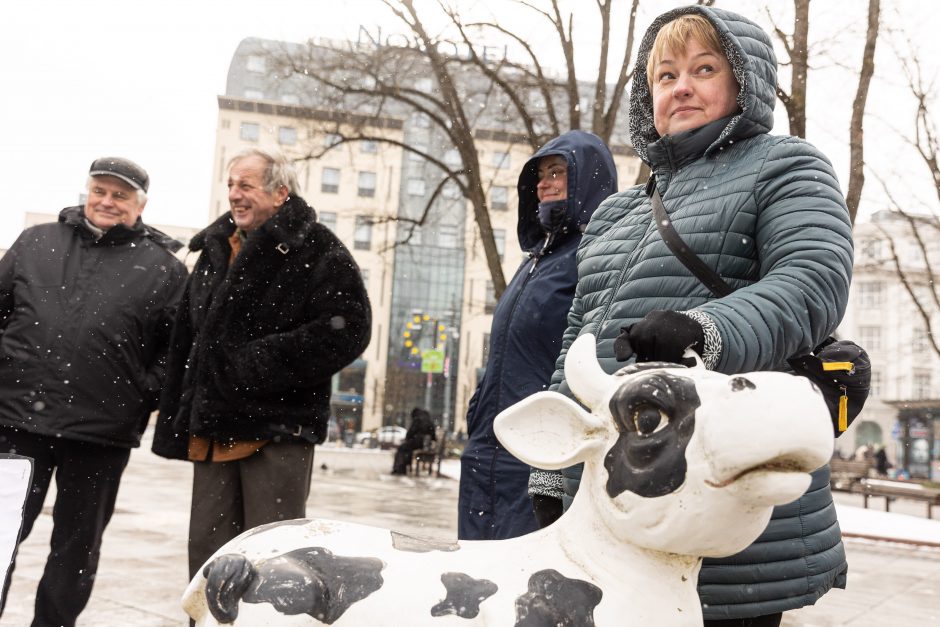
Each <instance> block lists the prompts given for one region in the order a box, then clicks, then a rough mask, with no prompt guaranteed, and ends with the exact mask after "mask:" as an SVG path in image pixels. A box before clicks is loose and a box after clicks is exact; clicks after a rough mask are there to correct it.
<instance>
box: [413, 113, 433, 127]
mask: <svg viewBox="0 0 940 627" xmlns="http://www.w3.org/2000/svg"><path fill="white" fill-rule="evenodd" d="M411 123H412V124H414V125H415V126H417V127H418V128H430V127H431V118H430V117H428V115H427V114H426V113H415V114H414V115H413V116H411Z"/></svg>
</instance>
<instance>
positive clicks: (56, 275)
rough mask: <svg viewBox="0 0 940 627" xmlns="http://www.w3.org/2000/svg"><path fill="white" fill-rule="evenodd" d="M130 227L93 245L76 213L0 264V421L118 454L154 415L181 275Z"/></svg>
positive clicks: (167, 245)
mask: <svg viewBox="0 0 940 627" xmlns="http://www.w3.org/2000/svg"><path fill="white" fill-rule="evenodd" d="M180 246H181V245H180V243H179V242H177V241H176V240H173V239H171V238H170V237H169V236H167V235H164V234H163V233H161V232H159V231H157V230H156V229H153V228H151V227H148V226H146V225H144V224H143V223H142V222H140V221H138V222H137V224H136V225H135V226H134V227H133V228H127V227H124V226H122V225H118V226H115V227H113V228H112V229H110V230H109V231H107V232H106V233H105V234H104V236H102V237H101V238H100V239H99V240H97V241H96V240H95V236H94V234H93V233H92V231H91V230H90V229H89V228H88V226H87V224H86V222H85V218H84V208H83V207H69V208H67V209H63V210H62V212H61V213H60V214H59V221H58V222H54V223H49V224H40V225H37V226H33V227H30V228H28V229H26V230H25V231H23V233H22V234H21V235H20V236H19V238H18V239H17V240H16V242H15V243H14V244H13V246H12V248H10V250H9V251H7V253H6V255H4V256H3V258H2V259H0V425H7V426H12V427H17V428H20V429H24V430H26V431H30V432H32V433H37V434H40V435H49V436H56V437H63V438H69V439H73V440H82V441H86V442H94V443H97V444H106V445H113V446H121V447H127V448H131V447H135V446H138V445H139V444H140V434H141V432H142V431H143V429H144V426H145V425H146V421H147V417H148V416H149V415H150V412H151V411H153V410H154V409H155V408H156V405H157V398H158V396H159V393H160V385H161V383H162V380H163V374H164V358H165V355H166V349H167V344H168V342H169V335H170V328H171V325H172V320H173V313H174V309H175V306H176V304H177V302H178V301H179V299H180V296H181V294H182V291H183V286H184V283H185V279H186V268H185V267H184V266H183V264H182V263H180V261H179V260H178V259H176V258H175V257H174V256H173V254H172V253H173V252H174V251H176V250H178V249H179V248H180Z"/></svg>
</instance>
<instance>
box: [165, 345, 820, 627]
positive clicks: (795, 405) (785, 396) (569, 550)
mask: <svg viewBox="0 0 940 627" xmlns="http://www.w3.org/2000/svg"><path fill="white" fill-rule="evenodd" d="M594 347H595V344H594V337H593V336H591V335H590V334H584V335H582V336H581V337H580V338H578V340H577V341H576V342H574V344H573V345H572V346H571V348H570V350H569V352H568V355H567V359H566V361H565V376H566V378H567V380H568V382H569V385H570V387H571V390H572V391H573V393H574V394H575V396H577V398H578V399H579V400H580V401H581V403H582V404H583V405H584V406H585V407H588V408H590V411H586V410H585V409H583V408H582V406H581V405H579V404H578V403H576V402H575V401H573V400H571V399H569V398H568V397H566V396H563V395H561V394H558V393H555V392H540V393H538V394H534V395H532V396H530V397H528V398H526V399H525V400H523V401H521V402H519V403H517V404H515V405H513V406H512V407H509V408H508V409H506V410H505V411H503V412H502V413H501V414H499V416H497V418H496V422H495V429H496V433H497V436H498V437H499V439H500V441H501V442H502V443H503V445H504V446H505V447H506V448H507V449H508V450H509V451H511V452H512V453H513V454H514V455H516V456H517V457H518V458H520V459H522V460H523V461H525V462H527V463H529V464H531V465H533V466H537V467H540V468H546V469H557V468H563V467H567V466H571V465H573V464H578V463H580V462H584V474H583V477H582V479H581V486H580V490H579V492H578V494H577V498H575V499H574V502H573V503H572V505H571V507H570V508H569V510H568V511H567V512H566V513H565V514H564V515H563V516H562V517H561V518H560V519H559V520H558V521H557V522H556V523H555V524H553V525H551V526H550V527H547V528H545V529H542V530H540V531H537V532H534V533H531V534H529V535H526V536H523V537H520V538H514V539H511V540H500V541H477V542H438V541H429V540H424V539H419V538H414V537H409V536H405V535H401V534H397V533H395V532H393V531H388V530H385V529H378V528H375V527H367V526H363V525H357V524H351V523H342V522H334V521H328V520H294V521H286V522H281V523H273V524H270V525H265V526H262V527H258V528H256V529H252V530H250V531H247V532H245V533H244V534H242V535H241V536H239V537H237V538H235V539H234V540H232V541H231V542H229V543H228V544H226V545H225V546H223V547H222V548H221V549H220V550H219V551H218V552H217V553H216V554H215V555H214V556H213V557H212V558H211V559H210V560H209V561H208V562H207V563H206V565H205V566H204V567H203V569H202V572H201V573H200V574H198V575H197V576H196V577H195V578H194V579H193V580H192V582H191V583H190V585H189V587H188V588H187V590H186V592H185V594H184V596H183V607H184V609H185V610H186V611H187V612H188V613H189V615H190V616H191V617H193V618H194V619H195V620H196V621H197V624H198V625H200V626H207V625H226V624H230V623H234V624H240V625H251V626H253V627H256V626H260V625H285V626H286V625H355V626H357V627H362V626H364V625H365V626H370V627H375V626H378V625H405V624H407V625H440V626H446V625H463V626H465V625H498V626H500V627H502V626H506V625H514V626H517V627H523V626H524V627H534V626H542V625H545V626H549V625H550V626H556V625H563V626H579V627H584V626H592V625H688V626H693V625H694V626H696V627H697V626H700V625H701V624H702V613H701V607H700V602H699V598H698V594H697V592H696V581H697V579H698V572H699V568H700V566H701V561H702V557H703V556H713V557H718V556H725V555H731V554H733V553H736V552H738V551H740V550H742V549H743V548H744V547H746V546H747V545H748V544H750V543H751V542H752V541H753V540H754V539H755V538H757V536H758V535H759V534H760V532H761V531H762V530H763V529H764V528H765V526H766V525H767V522H768V521H769V519H770V514H771V509H772V507H773V506H774V505H779V504H783V503H788V502H790V501H793V500H794V499H796V498H798V497H799V496H800V495H801V494H802V493H803V492H804V491H805V490H806V489H807V488H808V487H809V482H810V477H809V474H808V473H810V472H811V471H812V470H814V469H816V468H818V467H820V466H822V465H823V464H825V463H826V462H827V461H828V459H829V457H830V454H831V452H832V426H831V423H830V420H829V414H828V410H827V408H826V404H825V402H824V401H823V399H822V396H821V395H820V394H819V392H818V391H817V390H816V388H815V387H814V386H813V384H812V383H810V382H809V381H808V380H807V379H805V378H802V377H796V376H792V375H789V374H784V373H778V372H754V373H748V374H741V375H736V376H727V375H723V374H719V373H716V372H711V371H708V370H706V369H705V368H704V367H701V365H700V363H701V362H698V363H699V365H698V366H697V367H694V368H685V367H682V366H679V365H676V364H665V363H648V364H637V365H632V366H628V367H626V368H623V369H622V370H620V371H619V372H617V373H615V374H613V375H609V374H606V373H605V372H604V371H603V370H602V369H601V367H600V365H599V364H598V362H597V358H596V355H595V351H594Z"/></svg>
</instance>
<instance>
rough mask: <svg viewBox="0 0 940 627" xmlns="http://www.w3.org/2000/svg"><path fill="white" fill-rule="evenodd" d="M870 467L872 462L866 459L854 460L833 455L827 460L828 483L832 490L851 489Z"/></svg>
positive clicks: (866, 475) (864, 476)
mask: <svg viewBox="0 0 940 627" xmlns="http://www.w3.org/2000/svg"><path fill="white" fill-rule="evenodd" d="M871 468H872V463H871V462H870V461H868V460H861V461H856V460H854V459H838V458H836V457H833V458H832V459H831V460H830V461H829V471H830V478H829V484H830V485H831V486H832V489H833V490H845V491H846V492H848V491H851V490H852V488H853V486H855V485H856V484H857V483H858V482H859V481H861V480H862V479H864V478H866V477H868V471H869V470H871Z"/></svg>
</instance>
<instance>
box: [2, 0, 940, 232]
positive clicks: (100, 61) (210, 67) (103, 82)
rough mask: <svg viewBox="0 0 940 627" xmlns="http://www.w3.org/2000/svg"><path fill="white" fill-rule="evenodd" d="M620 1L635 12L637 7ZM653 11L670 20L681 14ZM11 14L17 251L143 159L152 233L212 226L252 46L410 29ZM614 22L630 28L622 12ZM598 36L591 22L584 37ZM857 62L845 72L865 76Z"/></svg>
mask: <svg viewBox="0 0 940 627" xmlns="http://www.w3.org/2000/svg"><path fill="white" fill-rule="evenodd" d="M615 1H616V2H618V3H620V4H623V5H625V6H626V5H629V2H627V0H615ZM582 2H583V0H582ZM461 4H462V6H463V7H464V8H466V9H468V10H470V9H472V8H473V7H475V6H477V5H479V4H480V2H477V1H476V0H463V1H462V3H461ZM490 4H492V3H490ZM645 4H646V5H650V4H656V5H657V9H660V8H661V9H668V8H670V7H671V6H675V5H677V4H679V3H676V2H656V3H650V2H649V1H647V2H646V3H645ZM759 4H761V3H754V2H747V1H745V0H725V1H723V2H722V1H719V3H718V5H719V6H725V7H727V8H729V9H732V10H739V11H741V12H744V13H747V14H748V15H749V16H751V17H753V18H754V19H758V20H759V21H762V22H763V21H766V20H765V19H761V18H762V16H761V15H760V14H756V13H755V11H756V9H754V7H755V6H758V5H759ZM883 4H885V5H886V7H887V8H886V9H885V11H896V10H898V9H900V12H901V13H902V14H903V13H904V11H906V10H907V9H910V20H911V22H912V24H913V26H912V28H913V30H914V31H915V32H928V33H929V32H931V31H932V33H933V35H932V36H930V37H926V38H924V39H923V44H924V48H923V53H924V58H925V60H928V61H929V62H930V63H932V64H934V66H933V67H936V63H937V58H938V57H940V54H937V53H936V52H931V48H933V49H934V50H936V49H937V47H938V46H937V44H936V40H937V38H936V33H937V32H938V30H937V28H936V26H937V24H936V22H937V19H936V17H934V16H931V15H925V14H923V13H915V11H916V7H920V10H921V11H924V10H926V9H924V7H925V6H927V5H922V4H919V3H916V2H914V1H913V0H883ZM586 5H589V6H586ZM865 5H867V2H863V1H862V0H833V1H832V2H826V3H823V4H822V5H820V4H819V3H814V11H821V12H822V17H821V18H820V19H819V20H818V21H817V22H812V28H813V32H816V33H824V32H826V31H827V30H828V31H831V32H833V33H839V32H843V33H844V31H846V30H847V29H851V28H863V27H864V9H865ZM582 6H584V10H585V11H586V13H585V17H584V19H585V20H590V18H592V17H593V14H594V9H593V3H584V4H583V5H582ZM498 7H499V15H500V19H502V20H504V21H505V22H510V21H513V20H515V21H517V22H518V11H516V12H515V13H514V12H513V10H512V6H511V3H508V1H507V0H501V4H499V5H498ZM816 7H821V8H819V9H817V8H816ZM892 7H894V8H892ZM622 8H623V7H621V9H622ZM644 10H645V11H647V12H644V13H643V14H642V15H641V17H640V19H639V24H640V26H641V28H644V29H645V27H646V25H647V24H648V23H649V21H650V18H651V16H652V14H653V13H652V12H653V9H651V8H645V9H644ZM656 12H657V13H658V12H659V10H656ZM3 13H4V16H3V19H2V20H0V90H2V91H0V93H2V98H0V121H2V124H3V136H2V139H0V185H2V189H3V190H4V193H3V197H4V204H5V206H4V209H3V211H2V213H0V248H6V247H8V246H9V245H10V244H11V243H12V241H13V240H14V239H15V237H16V235H17V234H18V233H19V232H20V230H21V229H22V227H23V215H24V213H25V212H27V211H38V212H47V213H57V212H58V211H59V209H61V208H62V207H65V206H68V205H72V204H76V203H77V200H78V195H79V193H81V192H82V191H83V188H84V184H85V180H86V176H87V171H88V166H89V165H90V163H91V161H92V160H93V159H95V158H96V157H99V156H104V155H122V156H127V157H130V158H131V159H133V160H135V161H137V162H139V163H140V164H141V165H142V166H144V167H145V168H146V169H147V170H148V171H149V173H150V175H151V193H150V201H149V204H148V206H147V209H146V211H145V214H144V218H145V220H147V221H149V222H152V223H156V224H177V225H182V226H193V227H201V226H204V225H205V223H206V221H207V220H208V202H209V190H210V169H211V162H212V152H213V148H214V145H215V129H216V119H217V114H218V108H217V104H216V97H217V96H218V95H219V94H222V93H224V91H225V78H226V74H227V72H228V65H229V61H230V60H231V57H232V54H233V52H234V51H235V48H236V46H237V45H238V42H239V41H241V40H242V39H243V38H245V37H249V36H258V37H265V38H272V39H283V40H290V41H303V40H305V39H306V38H308V37H311V36H329V37H334V38H343V37H355V35H356V33H357V30H358V27H359V25H360V24H362V23H367V24H371V23H375V22H378V23H380V24H382V25H383V28H384V30H385V32H389V30H392V29H397V30H399V31H400V30H401V29H400V27H397V26H396V25H395V22H394V18H391V17H390V14H389V13H388V11H387V9H384V8H382V7H381V6H380V5H379V4H378V3H377V2H376V1H375V0H339V1H338V0H265V1H264V2H247V1H245V0H225V1H222V0H188V1H185V2H184V1H181V0H164V1H162V2H147V3H143V2H134V1H133V0H131V1H128V0H124V1H118V0H85V1H83V2H75V1H72V0H29V1H26V2H9V3H7V4H6V5H5V7H4V11H3ZM931 13H936V12H935V11H934V12H931ZM615 17H617V18H620V19H621V20H625V19H626V16H625V14H624V12H623V10H621V12H620V13H619V14H618V15H617V16H615ZM510 25H511V26H512V24H510ZM578 27H579V26H578V23H577V22H576V29H577V28H578ZM586 30H588V24H587V23H586V24H585V26H584V28H582V29H581V31H582V32H584V31H586ZM811 35H812V32H811ZM584 49H586V48H584ZM859 54H860V50H859ZM855 56H856V55H855V54H854V53H853V54H852V55H851V56H850V57H847V58H846V59H844V62H845V63H846V64H850V65H851V64H856V63H857V61H856V59H855V58H854V57H855ZM582 63H583V61H582ZM881 69H882V71H884V68H881ZM834 72H835V71H834ZM586 74H587V73H586V72H585V73H582V76H585V75H586ZM833 76H836V74H835V73H834V74H833ZM849 78H851V77H849ZM885 85H886V84H885V83H882V84H880V86H879V87H876V88H875V93H874V94H873V98H875V99H878V98H885V97H887V96H886V92H887V91H890V89H892V87H891V85H890V84H887V87H885ZM894 88H897V84H895V85H894ZM811 89H816V91H813V92H811V94H810V97H811V103H813V102H814V106H815V107H822V108H825V107H831V108H841V109H843V110H844V109H845V103H846V102H850V101H851V96H852V95H853V94H854V89H855V86H854V84H853V83H852V82H851V81H850V80H848V79H846V78H845V72H842V77H841V78H835V79H833V80H832V81H828V82H827V83H826V84H824V85H819V86H818V88H817V87H815V86H811ZM879 90H880V91H879ZM813 99H815V101H813ZM779 109H782V107H781V106H779V105H778V110H779ZM886 112H889V113H886ZM894 112H896V111H895V110H893V109H891V107H887V108H886V107H884V106H882V108H881V112H880V113H878V115H877V117H878V119H883V118H891V115H890V113H894ZM878 119H875V120H874V121H873V122H872V128H876V127H878V128H881V129H882V130H883V129H885V128H886V126H885V124H886V123H887V121H893V122H896V123H897V125H898V126H904V127H905V128H907V127H909V126H910V124H909V123H908V122H907V121H906V120H899V119H895V120H887V121H881V122H879V121H878ZM816 120H817V121H816V122H814V123H812V124H811V126H810V129H809V135H810V139H811V140H812V141H814V143H817V144H818V145H820V146H821V147H822V148H823V150H824V151H826V152H827V154H829V155H830V157H831V158H832V159H833V161H834V162H835V163H836V166H837V169H839V175H840V178H842V182H843V185H845V183H846V180H847V171H846V170H845V168H846V167H847V166H846V162H847V152H848V148H847V146H845V145H844V140H843V139H842V138H840V131H841V128H843V126H844V125H845V124H847V117H846V118H845V120H841V119H839V118H837V117H836V118H829V117H826V118H825V119H823V118H822V117H817V118H816ZM879 124H880V127H879V126H878V125H879ZM837 131H838V132H837ZM775 132H778V133H785V132H786V125H785V124H782V125H781V124H780V123H778V125H777V127H776V128H775ZM870 149H871V150H872V151H873V152H877V153H878V154H879V158H881V159H882V160H883V161H884V162H885V163H886V164H893V163H897V162H899V159H900V157H899V155H900V154H901V153H900V152H899V151H900V150H901V149H900V148H898V147H897V146H895V147H888V146H887V145H885V144H881V145H876V146H870ZM885 167H886V168H887V167H888V166H885Z"/></svg>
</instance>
